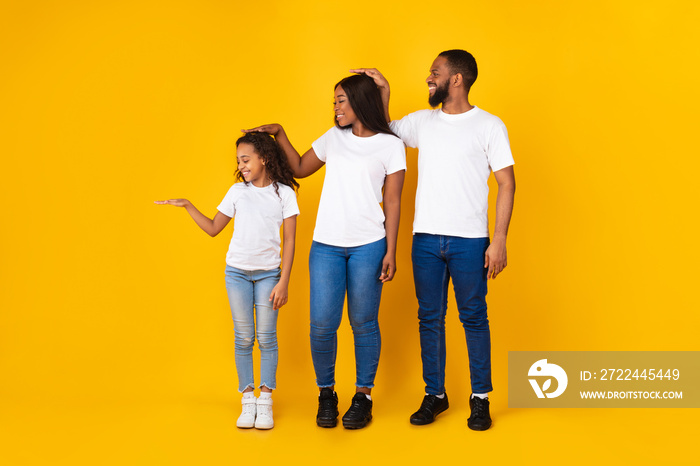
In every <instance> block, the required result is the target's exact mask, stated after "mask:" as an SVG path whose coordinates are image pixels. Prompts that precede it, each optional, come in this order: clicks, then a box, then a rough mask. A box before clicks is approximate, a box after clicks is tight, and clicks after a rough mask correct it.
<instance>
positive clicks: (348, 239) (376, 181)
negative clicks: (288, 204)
mask: <svg viewBox="0 0 700 466" xmlns="http://www.w3.org/2000/svg"><path fill="white" fill-rule="evenodd" d="M311 147H313V149H314V152H315V153H316V156H317V157H318V159H319V160H320V161H322V162H325V164H326V178H325V180H324V181H323V191H322V192H321V201H320V202H319V206H318V214H317V216H316V228H315V230H314V241H317V242H319V243H324V244H329V245H332V246H341V247H354V246H361V245H364V244H369V243H372V242H374V241H378V240H380V239H382V238H384V237H385V236H386V232H385V231H384V212H383V211H382V208H381V206H380V205H379V203H380V202H382V187H383V186H384V179H385V178H386V176H387V175H391V174H392V173H396V172H398V171H400V170H405V169H406V149H405V148H404V145H403V143H402V142H401V140H400V139H399V138H397V137H395V136H392V135H390V134H384V133H377V134H375V135H374V136H369V137H359V136H355V135H354V134H353V133H352V130H350V129H347V130H343V129H340V128H338V127H335V126H334V127H333V128H331V129H330V130H328V131H327V132H326V133H325V134H324V135H323V136H321V137H320V138H318V139H317V140H316V141H314V142H313V144H311Z"/></svg>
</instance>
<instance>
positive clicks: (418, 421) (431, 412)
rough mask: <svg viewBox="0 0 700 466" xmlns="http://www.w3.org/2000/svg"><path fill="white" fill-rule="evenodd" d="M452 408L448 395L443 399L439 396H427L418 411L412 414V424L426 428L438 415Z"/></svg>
mask: <svg viewBox="0 0 700 466" xmlns="http://www.w3.org/2000/svg"><path fill="white" fill-rule="evenodd" d="M449 407H450V402H449V401H447V393H445V396H443V397H442V398H438V397H437V395H425V397H423V402H422V403H421V405H420V408H418V411H416V412H415V413H413V414H411V424H413V425H414V426H424V425H426V424H430V423H431V422H433V421H434V420H435V418H436V417H437V415H438V414H440V413H441V412H443V411H445V410H446V409H447V408H449Z"/></svg>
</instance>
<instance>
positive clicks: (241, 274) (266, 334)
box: [226, 265, 281, 392]
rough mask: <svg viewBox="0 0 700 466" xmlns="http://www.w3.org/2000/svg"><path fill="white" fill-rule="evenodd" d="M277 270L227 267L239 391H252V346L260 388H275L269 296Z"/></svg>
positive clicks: (273, 330) (273, 328)
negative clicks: (257, 360)
mask: <svg viewBox="0 0 700 466" xmlns="http://www.w3.org/2000/svg"><path fill="white" fill-rule="evenodd" d="M280 274H281V271H280V269H279V268H277V269H272V270H252V271H248V270H241V269H237V268H235V267H231V266H230V265H227V266H226V291H227V292H228V301H229V305H230V306H231V315H232V316H233V332H234V336H235V340H234V343H235V348H236V370H237V371H238V391H240V392H242V391H243V390H245V389H246V388H247V387H250V388H255V382H254V376H253V343H254V342H255V336H256V335H257V337H258V346H259V347H260V386H261V387H262V386H265V387H267V388H269V389H271V390H274V389H275V388H276V387H277V380H276V374H277V359H278V355H277V351H278V349H277V314H278V310H277V309H272V303H271V302H270V294H271V293H272V289H273V288H274V287H275V285H277V283H278V282H279V281H280Z"/></svg>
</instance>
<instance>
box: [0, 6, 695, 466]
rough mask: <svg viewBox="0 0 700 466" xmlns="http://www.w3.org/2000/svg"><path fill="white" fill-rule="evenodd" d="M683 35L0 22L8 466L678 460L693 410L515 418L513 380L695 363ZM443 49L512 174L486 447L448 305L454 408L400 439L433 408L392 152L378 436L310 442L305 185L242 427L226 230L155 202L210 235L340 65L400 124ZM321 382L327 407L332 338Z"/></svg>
mask: <svg viewBox="0 0 700 466" xmlns="http://www.w3.org/2000/svg"><path fill="white" fill-rule="evenodd" d="M698 13H699V7H698V4H697V2H691V1H674V0H671V1H666V2H651V1H641V2H639V1H612V2H611V1H601V0H592V1H586V2H583V1H574V2H560V1H553V0H550V1H541V2H520V1H514V0H504V1H500V2H457V3H454V2H453V3H449V2H400V1H390V2H381V1H379V2H378V1H365V0H358V1H353V2H338V3H331V2H327V1H303V2H284V1H268V2H264V3H259V4H254V3H253V2H236V1H228V2H227V1H177V0H171V1H168V2H165V1H148V0H146V1H138V2H136V1H119V2H109V1H108V2H97V1H95V2H89V1H71V0H64V1H44V2H41V1H22V2H9V1H3V2H2V4H1V6H0V50H1V51H2V52H1V53H2V55H1V57H0V60H1V61H0V109H1V111H0V153H1V154H2V170H0V173H1V175H0V199H1V202H2V229H1V230H0V261H1V262H0V282H1V283H2V285H1V286H2V293H1V295H0V309H1V314H0V319H1V320H0V444H2V445H0V462H1V463H2V464H4V465H37V464H51V465H53V464H56V465H64V464H65V465H83V464H104V465H108V464H109V465H111V464H167V465H169V464H173V465H180V464H183V465H189V464H275V463H278V464H296V463H302V462H306V463H311V462H314V463H318V464H322V463H333V464H374V463H375V462H377V461H379V460H382V461H391V462H392V463H394V462H396V463H398V462H404V463H407V464H419V463H420V464H428V463H432V464H435V463H436V462H439V461H444V460H445V459H453V458H454V459H457V458H459V457H461V458H463V460H460V462H462V461H463V462H467V461H469V462H472V461H474V462H475V463H474V464H476V462H482V461H486V460H489V461H493V463H491V464H504V463H506V462H508V463H511V462H512V463H515V462H516V461H517V462H520V463H532V464H534V463H537V464H541V463H542V462H551V461H558V462H561V463H564V464H566V463H568V464H572V463H579V462H580V463H589V462H590V463H593V462H596V463H603V464H609V463H613V462H615V463H623V464H624V463H630V464H631V463H637V464H640V463H656V462H660V463H671V462H676V463H683V462H693V461H695V460H696V458H697V452H696V449H695V448H694V447H693V445H692V444H694V443H695V435H696V434H697V423H698V421H699V420H700V418H699V416H698V411H697V410H688V409H686V410H682V409H681V410H665V409H646V410H644V409H640V410H633V409H627V410H621V409H618V410H605V409H603V410H592V409H591V410H516V409H508V408H507V378H506V375H507V374H506V373H507V352H508V351H509V350H677V351H681V350H700V347H699V346H698V339H697V331H698V328H699V327H700V326H699V324H700V320H699V319H700V318H699V317H698V313H697V310H698V299H697V297H696V290H697V275H698V274H697V264H698V259H700V257H699V256H700V254H699V252H700V251H699V248H698V243H697V240H696V236H697V230H696V228H695V226H696V223H697V222H696V218H695V217H696V214H697V207H696V206H697V204H696V198H697V195H696V189H697V181H696V173H697V171H698V168H699V165H700V163H699V162H698V149H697V142H696V135H697V128H696V124H697V121H698V119H697V117H696V111H697V108H698V104H699V103H700V99H699V93H698V87H697V82H698V76H697V75H698V59H699V58H700V56H699V55H700V54H699V53H698V44H699V43H700V41H699V40H698V39H699V38H698V35H697V33H695V32H693V31H695V30H697V24H696V23H697V21H698V19H699V18H698V17H699V16H700V15H699V14H698ZM449 48H465V49H467V50H469V51H471V52H472V53H473V54H474V55H475V57H476V59H477V61H478V64H479V67H480V75H479V79H478V80H477V82H476V84H475V86H474V88H473V91H472V94H471V102H472V103H473V104H476V105H478V106H480V107H482V108H483V109H485V110H487V111H489V112H491V113H494V114H496V115H498V116H500V117H501V118H502V119H503V120H504V122H505V123H506V125H507V126H508V129H509V134H510V138H511V144H512V149H513V153H514V155H515V159H516V178H517V183H518V190H517V193H516V203H515V212H514V216H513V220H512V223H511V229H510V235H509V241H508V252H509V254H508V255H509V257H508V262H509V266H508V268H507V269H506V271H505V272H504V273H503V275H501V276H499V278H498V279H497V280H496V281H495V282H494V283H493V284H492V285H491V287H490V292H489V298H488V300H489V306H490V320H491V325H492V335H493V371H494V385H495V391H494V392H493V394H492V397H491V399H492V405H491V407H492V409H491V411H492V415H493V418H494V426H493V428H492V429H491V430H490V431H487V432H483V433H477V432H472V431H470V430H468V429H467V427H466V419H467V417H468V402H467V396H468V394H469V384H468V374H467V365H466V345H465V343H464V335H463V332H462V329H461V326H460V325H459V323H458V320H457V317H456V313H455V311H454V305H453V303H454V302H453V301H452V299H451V300H450V311H449V312H448V321H449V324H448V330H449V340H448V379H447V389H448V393H449V395H450V400H451V408H450V410H449V411H447V412H446V413H445V414H443V415H441V418H440V420H439V422H437V423H436V424H433V425H432V426H428V427H423V428H417V427H413V426H410V425H409V423H408V416H409V415H410V413H411V412H413V411H414V410H415V409H416V408H417V407H418V404H419V402H420V399H421V397H422V395H423V382H422V380H421V377H420V358H419V345H418V333H417V318H416V307H417V305H416V302H415V298H414V294H413V282H412V274H411V264H410V242H411V222H412V217H413V196H414V190H415V185H416V152H415V151H413V150H409V151H408V166H409V169H408V172H407V179H406V185H405V189H404V193H403V207H404V208H403V218H402V221H401V230H400V234H399V236H400V237H399V251H398V269H399V271H398V275H397V277H396V279H395V280H394V281H393V282H392V283H390V284H389V285H387V286H386V287H385V289H384V294H383V299H382V307H381V313H380V323H381V325H382V329H383V345H384V346H383V353H382V359H381V364H380V370H379V374H378V377H377V387H376V389H375V391H374V400H375V409H374V414H375V420H374V421H373V422H372V425H371V426H370V427H369V428H367V429H364V430H362V431H358V432H349V431H345V430H344V429H342V428H336V429H331V430H323V429H318V428H317V427H316V426H315V424H314V416H315V409H316V400H315V396H316V394H315V393H316V389H315V384H314V375H313V369H312V366H311V361H310V354H309V343H308V315H307V313H308V311H307V306H308V272H307V266H306V260H307V257H308V249H309V245H310V242H311V235H312V231H313V225H314V220H315V212H316V208H317V205H318V198H319V194H320V189H321V185H322V180H323V174H322V172H321V173H318V174H316V175H314V176H312V177H311V178H309V179H305V180H302V189H301V191H300V193H299V203H300V208H301V210H302V215H301V216H300V217H299V229H298V236H297V244H298V247H297V255H296V264H295V267H294V271H293V275H292V289H291V297H290V304H288V305H287V306H285V307H284V308H283V310H282V314H281V318H280V323H279V337H280V345H281V351H280V367H279V373H278V388H279V389H278V390H277V391H276V393H275V417H276V423H277V426H276V427H275V429H273V430H272V431H270V432H260V431H240V430H237V429H236V428H235V419H236V417H237V416H238V413H239V409H240V405H239V395H238V393H237V392H236V385H237V384H236V373H235V368H234V359H233V330H232V323H231V318H230V315H229V309H228V304H227V301H226V294H225V291H224V287H223V268H224V256H225V253H226V249H227V246H228V241H229V238H230V235H231V230H230V227H229V229H227V230H225V231H224V233H223V234H221V235H220V236H219V237H217V238H216V239H214V240H212V239H210V238H208V237H207V236H206V235H205V234H204V233H203V232H201V231H200V230H199V229H198V228H197V227H196V225H195V224H194V223H193V222H192V220H191V219H190V218H189V216H188V215H187V214H186V213H185V212H184V210H181V209H175V208H172V207H168V206H165V207H162V206H155V205H154V204H153V201H154V200H156V199H163V198H169V197H188V198H190V199H191V200H192V201H193V202H194V203H195V205H197V206H198V207H200V208H201V209H202V210H203V211H204V212H206V213H208V214H210V215H213V214H214V212H215V209H216V206H217V205H218V203H219V201H220V200H221V199H222V197H223V195H224V194H225V192H226V190H227V189H228V187H229V186H230V184H231V183H232V182H233V175H232V173H233V170H234V143H235V140H236V138H237V137H238V135H239V133H238V130H239V129H240V128H246V127H251V126H255V125H258V124H263V123H269V122H280V123H282V124H284V125H285V127H286V129H287V131H288V134H289V135H290V137H291V139H292V141H293V142H294V143H295V145H296V146H297V148H298V149H299V150H306V149H307V148H308V147H309V146H310V143H311V142H312V141H313V140H314V139H316V138H317V137H318V136H320V135H321V134H322V133H323V132H324V131H326V130H327V129H328V128H329V127H330V126H331V125H332V108H331V101H332V89H333V85H334V84H335V83H336V82H337V81H338V80H340V79H341V78H343V77H344V76H346V75H348V71H347V70H348V69H349V68H352V67H363V66H376V67H378V68H380V69H381V70H382V71H383V72H384V73H385V75H386V76H387V78H388V79H389V81H390V83H391V85H392V104H391V112H392V115H393V116H394V117H395V118H398V117H400V116H403V115H405V114H406V113H409V112H411V111H415V110H418V109H422V108H427V102H426V100H427V88H426V85H425V83H424V79H425V77H426V76H427V73H428V69H429V66H430V64H431V62H432V60H433V59H434V58H435V56H436V55H437V53H439V52H440V51H442V50H445V49H449ZM445 170H449V167H445ZM494 193H495V190H494V192H492V196H491V201H492V206H493V201H494V199H495V197H494ZM491 213H492V219H493V211H492V212H491ZM337 379H338V385H337V390H338V392H339V395H340V399H341V406H340V408H341V412H342V411H344V410H345V409H347V406H348V405H349V400H350V397H351V396H352V392H353V386H352V385H353V383H354V361H353V355H352V342H351V338H350V332H349V330H348V324H347V320H345V321H344V322H343V326H342V331H341V334H340V353H339V360H338V374H337ZM253 462H255V463H253Z"/></svg>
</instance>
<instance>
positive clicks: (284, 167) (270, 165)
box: [236, 133, 299, 196]
mask: <svg viewBox="0 0 700 466" xmlns="http://www.w3.org/2000/svg"><path fill="white" fill-rule="evenodd" d="M242 143H246V144H250V145H251V146H253V149H255V153H256V154H258V155H259V156H260V158H261V159H262V160H263V161H264V162H265V172H266V173H267V176H268V177H269V178H270V180H272V184H274V185H275V192H276V193H277V195H278V196H279V186H278V185H277V184H278V183H282V184H285V185H287V186H289V187H290V188H292V189H299V183H297V182H296V180H295V179H294V175H293V174H292V168H291V167H290V166H289V162H288V161H287V157H286V156H285V155H284V153H283V152H282V148H281V147H280V146H279V144H277V141H275V139H274V138H273V137H272V136H270V135H269V134H267V133H246V134H244V135H243V136H241V137H240V138H238V141H236V147H238V146H239V145H240V144H242ZM236 179H238V180H239V181H243V182H244V183H246V184H247V183H248V182H247V181H246V180H245V178H243V174H242V173H241V172H240V170H238V166H236Z"/></svg>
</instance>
